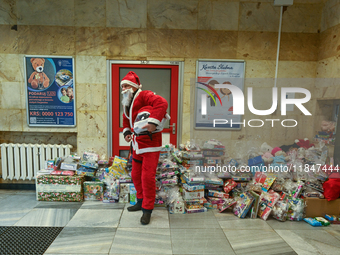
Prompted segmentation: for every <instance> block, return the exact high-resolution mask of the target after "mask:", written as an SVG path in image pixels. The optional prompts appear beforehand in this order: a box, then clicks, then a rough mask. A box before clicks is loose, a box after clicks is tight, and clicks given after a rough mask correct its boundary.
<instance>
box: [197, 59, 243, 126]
mask: <svg viewBox="0 0 340 255" xmlns="http://www.w3.org/2000/svg"><path fill="white" fill-rule="evenodd" d="M244 73H245V62H244V61H243V60H198V61H197V62H196V83H195V97H196V100H195V123H194V128H195V129H224V130H240V129H241V125H242V124H240V122H241V121H242V116H241V115H233V99H234V98H233V93H232V92H231V90H230V89H228V88H226V87H227V86H228V85H234V86H236V87H237V88H239V89H240V90H241V91H242V93H243V90H244ZM217 120H218V121H217ZM238 123H239V124H238Z"/></svg>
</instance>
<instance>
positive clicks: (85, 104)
mask: <svg viewBox="0 0 340 255" xmlns="http://www.w3.org/2000/svg"><path fill="white" fill-rule="evenodd" d="M76 88H77V92H76V93H77V97H76V98H77V110H78V111H85V110H86V111H106V110H107V105H106V101H107V93H106V84H89V83H77V84H76Z"/></svg>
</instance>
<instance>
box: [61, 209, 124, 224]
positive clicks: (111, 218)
mask: <svg viewBox="0 0 340 255" xmlns="http://www.w3.org/2000/svg"><path fill="white" fill-rule="evenodd" d="M121 215H122V210H106V209H98V210H95V209H79V210H78V211H77V213H76V214H75V215H74V216H73V218H72V219H71V220H70V222H69V223H68V224H67V227H109V228H116V227H117V226H118V223H119V220H120V217H121Z"/></svg>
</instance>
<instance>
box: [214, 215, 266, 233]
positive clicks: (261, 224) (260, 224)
mask: <svg viewBox="0 0 340 255" xmlns="http://www.w3.org/2000/svg"><path fill="white" fill-rule="evenodd" d="M235 217H236V216H235ZM218 223H219V224H220V225H221V228H223V229H227V230H229V229H235V230H241V229H249V230H252V229H258V230H272V228H271V227H270V226H269V225H268V224H267V222H266V221H264V220H262V219H249V218H248V219H240V220H226V221H218Z"/></svg>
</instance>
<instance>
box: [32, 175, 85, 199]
mask: <svg viewBox="0 0 340 255" xmlns="http://www.w3.org/2000/svg"><path fill="white" fill-rule="evenodd" d="M83 181H84V177H82V176H77V175H74V176H62V175H38V176H37V178H36V197H37V200H39V201H62V202H81V201H83V199H84V196H83V189H82V184H83Z"/></svg>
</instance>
